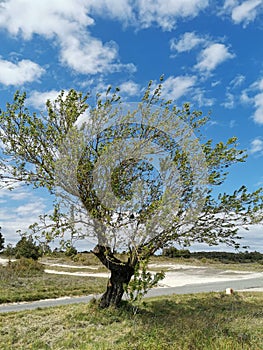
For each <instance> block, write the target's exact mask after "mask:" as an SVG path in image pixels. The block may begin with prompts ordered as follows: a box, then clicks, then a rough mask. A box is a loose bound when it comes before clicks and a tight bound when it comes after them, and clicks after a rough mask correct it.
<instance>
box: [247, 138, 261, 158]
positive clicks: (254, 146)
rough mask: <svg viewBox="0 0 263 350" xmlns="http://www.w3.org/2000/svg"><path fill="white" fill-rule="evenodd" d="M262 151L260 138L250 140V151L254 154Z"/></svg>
mask: <svg viewBox="0 0 263 350" xmlns="http://www.w3.org/2000/svg"><path fill="white" fill-rule="evenodd" d="M262 151H263V141H262V140H261V139H260V138H255V139H254V140H253V141H252V142H251V146H250V152H251V153H252V154H254V153H259V152H260V153H262Z"/></svg>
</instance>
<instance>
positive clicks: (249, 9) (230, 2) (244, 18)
mask: <svg viewBox="0 0 263 350" xmlns="http://www.w3.org/2000/svg"><path fill="white" fill-rule="evenodd" d="M262 9H263V4H262V0H247V1H243V2H241V3H240V1H236V0H226V1H225V3H224V6H223V10H222V12H221V13H222V14H224V13H227V14H230V15H231V18H232V20H233V22H234V23H236V24H240V23H243V25H244V26H247V25H248V24H249V23H250V22H253V21H254V20H255V18H256V17H257V16H258V15H259V14H260V13H261V12H262Z"/></svg>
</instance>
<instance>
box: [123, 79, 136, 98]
mask: <svg viewBox="0 0 263 350" xmlns="http://www.w3.org/2000/svg"><path fill="white" fill-rule="evenodd" d="M139 91H140V85H139V84H137V83H135V82H134V81H126V82H124V83H122V84H120V92H121V93H124V94H126V95H129V96H135V95H137V94H138V93H139Z"/></svg>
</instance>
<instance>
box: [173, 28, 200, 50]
mask: <svg viewBox="0 0 263 350" xmlns="http://www.w3.org/2000/svg"><path fill="white" fill-rule="evenodd" d="M206 41H207V39H205V38H203V37H201V36H199V35H196V34H195V32H186V33H184V34H183V35H182V36H181V37H180V38H179V40H176V39H175V38H173V39H171V41H170V49H171V50H172V51H177V52H185V51H190V50H192V49H193V48H195V47H197V46H199V45H200V44H204V43H205V42H206Z"/></svg>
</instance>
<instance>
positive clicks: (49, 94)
mask: <svg viewBox="0 0 263 350" xmlns="http://www.w3.org/2000/svg"><path fill="white" fill-rule="evenodd" d="M59 93H60V91H56V90H50V91H44V92H41V91H32V92H31V93H30V96H29V97H28V99H27V103H28V104H29V105H30V106H33V107H35V108H36V109H38V110H41V109H43V108H44V107H45V105H46V102H47V100H51V101H54V100H55V99H56V98H57V97H58V95H59Z"/></svg>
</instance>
